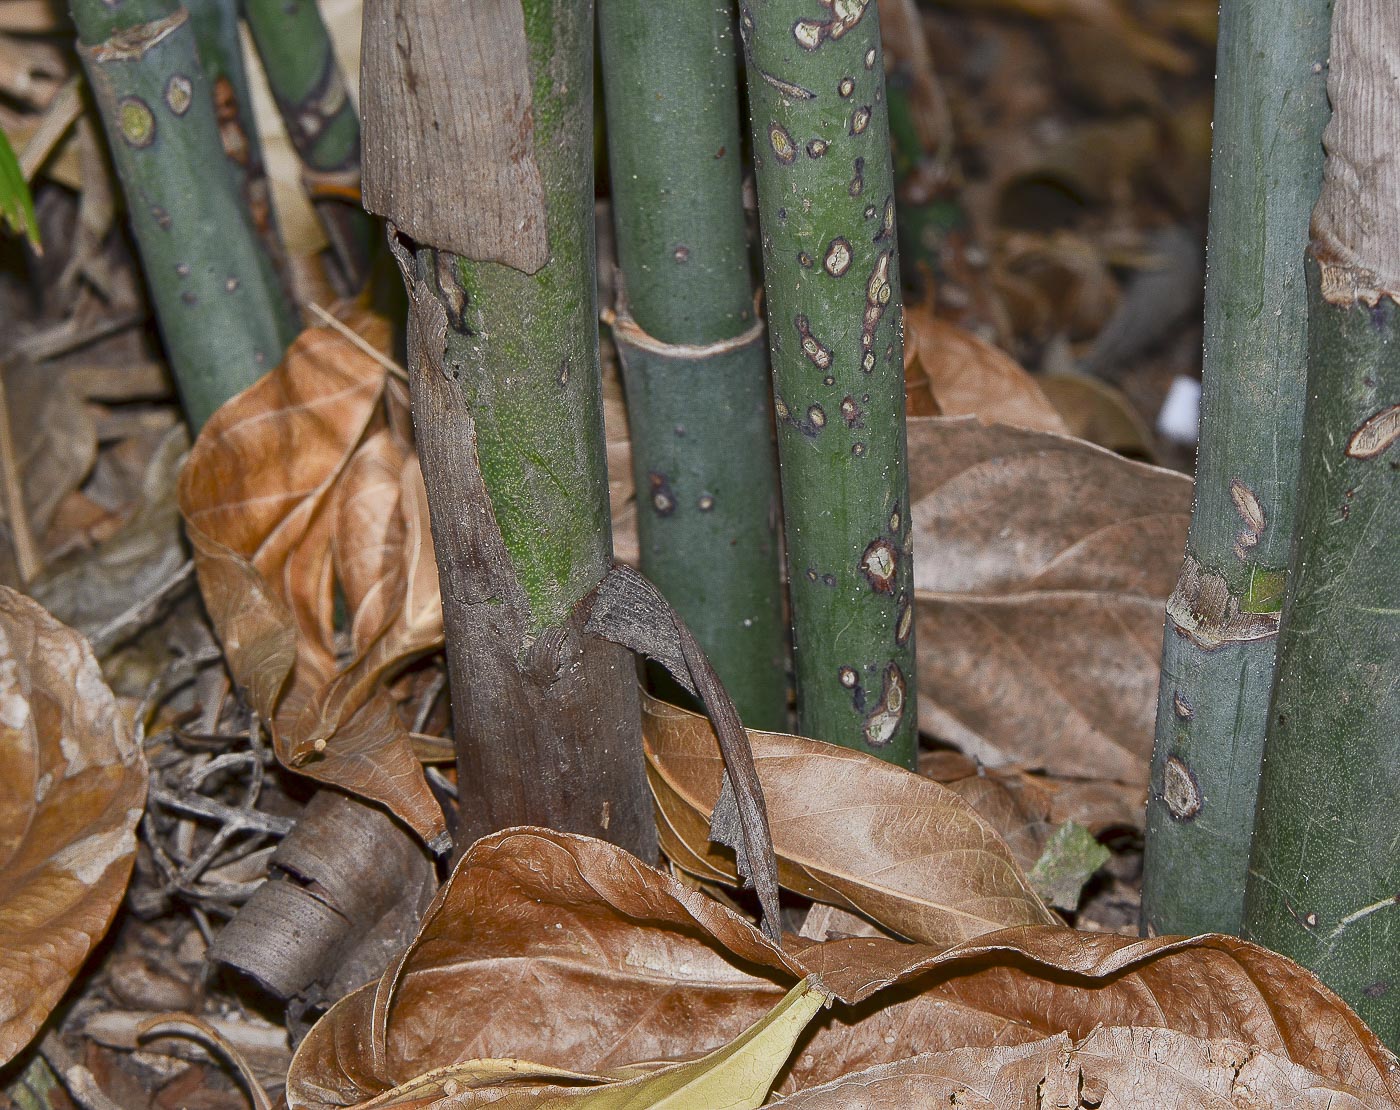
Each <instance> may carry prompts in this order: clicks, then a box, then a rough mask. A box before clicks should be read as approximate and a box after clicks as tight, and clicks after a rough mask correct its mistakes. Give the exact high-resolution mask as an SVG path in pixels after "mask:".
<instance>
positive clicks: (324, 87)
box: [243, 0, 375, 293]
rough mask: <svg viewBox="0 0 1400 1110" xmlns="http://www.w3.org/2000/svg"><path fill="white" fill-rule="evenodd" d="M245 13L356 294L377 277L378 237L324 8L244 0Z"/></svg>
mask: <svg viewBox="0 0 1400 1110" xmlns="http://www.w3.org/2000/svg"><path fill="white" fill-rule="evenodd" d="M243 12H244V17H245V18H246V19H247V21H248V30H249V31H250V32H252V35H253V42H254V43H255V44H256V45H257V48H258V57H259V58H260V59H261V60H262V64H263V69H264V70H265V71H266V73H267V83H268V85H269V86H270V87H271V89H272V95H273V97H274V98H275V99H276V101H277V107H278V110H279V111H280V112H281V115H282V120H283V122H284V123H285V124H286V125H287V134H288V136H289V137H290V138H291V140H292V146H293V147H295V148H296V152H297V156H298V157H299V158H300V159H301V164H302V184H303V186H304V187H305V189H306V191H307V195H308V196H310V198H311V201H312V204H313V205H314V207H315V209H316V216H317V218H318V219H319V220H320V221H321V226H322V227H323V228H324V229H325V232H326V236H327V238H328V239H329V240H330V244H331V256H332V259H333V261H334V262H335V265H336V273H335V277H336V283H337V285H338V286H339V287H340V289H341V291H342V292H346V293H351V292H354V291H356V290H358V289H359V288H360V287H361V286H363V285H364V283H365V280H366V278H367V277H368V276H369V267H370V253H371V251H372V249H373V245H374V235H375V230H374V221H373V219H372V218H371V217H370V215H369V214H368V213H367V212H366V211H365V210H364V209H363V208H362V207H361V206H360V120H359V117H358V116H357V115H356V114H355V105H354V104H353V103H352V102H351V100H350V96H349V94H348V92H347V91H346V87H345V78H344V76H343V75H342V74H341V72H340V64H339V63H338V62H337V61H336V58H335V51H334V50H333V49H332V47H331V38H330V33H329V32H328V31H327V30H326V24H325V22H324V21H323V20H322V19H321V12H320V9H319V8H318V7H317V4H316V0H243Z"/></svg>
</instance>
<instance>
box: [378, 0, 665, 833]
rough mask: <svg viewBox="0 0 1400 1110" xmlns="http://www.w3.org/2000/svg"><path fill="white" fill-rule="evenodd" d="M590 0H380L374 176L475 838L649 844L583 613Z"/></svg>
mask: <svg viewBox="0 0 1400 1110" xmlns="http://www.w3.org/2000/svg"><path fill="white" fill-rule="evenodd" d="M592 16H593V6H592V4H591V3H579V2H575V0H525V2H524V3H523V4H522V3H521V2H520V0H482V3H480V4H479V5H476V6H475V7H474V8H473V18H472V19H470V20H467V19H463V18H461V17H460V15H459V16H457V17H446V16H444V15H443V13H442V12H441V11H440V10H439V9H438V7H437V6H436V5H434V4H431V3H429V2H428V0H397V2H392V0H370V3H368V4H367V5H366V9H365V28H366V34H365V55H364V85H363V88H364V97H363V104H364V110H365V150H366V156H367V157H366V174H365V196H366V201H367V203H368V205H369V206H370V208H371V209H372V210H373V211H376V212H379V213H381V214H383V215H385V216H387V217H388V218H389V219H390V220H391V221H392V223H393V224H394V225H395V230H394V235H395V240H394V243H395V252H396V254H397V255H398V257H399V260H400V265H401V266H402V268H403V270H404V276H405V282H406V284H407V285H408V288H409V294H410V299H411V302H412V315H411V319H410V329H409V336H410V352H409V355H410V367H411V370H410V372H411V375H412V391H413V410H414V426H415V429H416V432H417V437H418V446H419V453H420V457H421V459H422V463H423V472H424V478H425V480H426V483H427V488H428V496H429V502H430V510H431V517H432V529H433V540H434V544H435V546H436V550H437V556H438V565H439V568H440V571H441V581H442V585H443V590H444V594H443V610H444V624H445V628H446V633H447V645H448V647H447V658H448V673H449V679H450V682H451V689H452V707H453V720H454V735H455V742H456V746H457V761H458V784H459V791H460V792H461V825H462V830H463V837H462V840H461V842H460V843H461V844H462V845H465V844H469V843H471V842H472V841H473V840H475V839H476V838H478V837H480V836H483V835H485V834H486V833H489V832H493V831H495V830H496V829H500V828H503V827H506V826H509V825H518V824H539V825H547V826H549V827H552V828H557V829H563V830H567V831H573V832H580V833H586V834H588V835H592V836H599V837H603V838H606V839H608V840H611V841H613V842H614V843H618V844H621V845H623V846H624V847H627V848H628V849H630V850H631V851H633V852H634V853H636V854H638V855H640V856H642V857H643V858H648V859H650V858H654V857H655V854H656V830H655V825H654V823H653V820H652V817H651V804H650V797H649V793H648V790H647V785H646V776H645V767H644V763H643V758H642V748H641V737H640V713H639V706H638V701H637V686H636V675H635V668H634V666H633V664H632V660H631V658H630V657H629V655H628V653H627V652H626V650H625V649H623V648H620V647H617V646H615V645H613V644H610V643H607V642H605V641H602V640H598V639H596V638H594V637H593V636H591V635H589V634H587V633H586V632H585V631H584V630H583V628H582V627H581V621H580V620H579V619H578V615H577V613H576V607H577V606H578V603H579V602H580V601H581V600H583V599H584V598H585V597H587V595H588V594H589V593H590V592H591V591H592V590H593V588H594V587H595V586H597V584H598V583H599V581H600V580H601V579H602V578H603V576H604V574H605V573H606V572H607V570H608V569H609V566H610V565H611V558H612V550H611V547H612V545H611V532H610V523H609V515H608V499H607V473H606V466H605V458H604V444H603V420H602V389H601V380H600V374H599V365H598V340H597V323H596V321H597V314H596V292H595V289H594V239H593V128H592V120H593V117H592V89H593V84H592V44H593V20H592ZM405 59H411V60H412V69H411V71H410V70H409V69H408V65H409V63H408V62H407V61H406V60H405ZM435 125H436V126H435ZM407 236H413V238H414V240H416V247H414V248H412V249H410V245H409V243H408V241H407Z"/></svg>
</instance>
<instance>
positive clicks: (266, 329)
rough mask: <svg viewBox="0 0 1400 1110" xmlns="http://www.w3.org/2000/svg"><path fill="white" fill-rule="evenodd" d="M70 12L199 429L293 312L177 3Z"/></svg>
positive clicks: (275, 352) (254, 373) (263, 367)
mask: <svg viewBox="0 0 1400 1110" xmlns="http://www.w3.org/2000/svg"><path fill="white" fill-rule="evenodd" d="M73 19H74V22H75V23H76V24H77V27H78V34H79V38H80V40H81V46H80V53H81V55H82V57H83V63H84V65H85V66H86V67H87V71H88V76H89V79H90V80H91V82H92V88H93V94H94V96H95V97H96V99H97V103H98V107H99V109H100V110H101V113H102V117H103V121H104V122H105V124H106V128H107V137H108V141H109V145H110V149H111V152H112V158H113V161H114V162H115V164H116V168H117V175H118V177H119V178H120V179H121V182H122V188H123V190H124V191H125V193H126V198H127V208H128V211H129V214H130V218H131V225H132V230H133V231H134V233H135V236H136V242H137V246H138V247H139V249H140V252H141V261H142V265H143V267H144V268H145V271H146V276H147V280H148V284H149V286H150V289H151V295H152V298H153V300H154V302H155V313H156V319H157V321H158V322H159V324H160V328H161V333H162V335H163V336H164V339H165V345H166V348H167V350H168V352H169V354H170V360H171V366H172V368H173V370H174V373H175V379H176V383H177V384H178V386H179V389H180V396H181V400H182V401H183V403H184V406H185V411H186V414H187V415H188V417H189V419H190V422H191V424H193V425H194V426H195V427H196V428H198V427H199V426H200V425H202V424H203V423H204V421H205V420H207V419H208V418H209V416H210V414H212V413H213V411H214V410H215V409H216V408H218V406H219V405H220V404H222V403H223V402H224V401H225V400H226V399H227V398H228V397H230V396H231V395H232V394H234V393H236V392H238V391H239V390H241V389H243V388H245V387H246V386H249V385H251V384H252V383H253V382H254V381H256V380H257V379H258V378H259V377H260V376H261V375H262V374H263V373H265V372H266V371H268V370H271V369H272V367H273V366H275V365H276V364H277V362H278V360H279V359H280V358H281V357H282V352H283V350H284V349H285V348H286V346H287V344H288V343H289V342H291V339H292V337H293V336H294V335H295V328H296V325H295V320H294V318H293V316H292V312H291V308H290V306H289V304H288V303H287V301H286V298H285V297H284V296H283V292H282V287H281V284H280V282H279V281H278V278H277V275H276V273H275V270H274V267H273V263H272V260H271V258H270V257H269V256H268V254H267V252H266V250H265V249H264V248H263V245H262V242H261V240H260V239H259V238H258V235H257V232H256V230H255V228H254V225H253V222H252V219H251V217H250V216H249V212H248V207H247V204H246V203H245V200H244V196H243V192H242V188H241V184H240V182H239V181H238V180H237V179H236V178H235V175H234V170H233V167H232V166H231V165H230V164H229V163H228V161H227V160H226V158H225V156H224V151H223V146H222V144H221V143H220V139H219V129H218V123H217V120H216V118H215V113H214V102H213V98H212V95H211V92H210V88H209V84H208V82H207V81H206V79H205V76H204V71H203V69H202V68H201V66H200V62H199V57H198V54H197V53H196V48H195V40H194V31H193V29H192V28H191V26H190V22H189V16H188V15H187V14H186V12H185V11H184V9H183V8H176V7H175V6H174V5H173V4H169V3H166V2H165V0H124V2H123V3H119V4H117V5H108V4H106V3H105V2H104V0H75V3H74V4H73ZM195 167H197V171H196V170H195Z"/></svg>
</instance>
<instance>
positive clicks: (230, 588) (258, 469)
mask: <svg viewBox="0 0 1400 1110" xmlns="http://www.w3.org/2000/svg"><path fill="white" fill-rule="evenodd" d="M371 326H372V325H371ZM403 407H404V402H403V398H402V393H401V391H398V390H395V389H393V388H392V387H387V386H386V382H385V371H384V368H383V366H382V365H381V363H380V362H378V361H376V360H375V359H374V358H373V357H371V356H370V355H369V354H366V353H365V352H364V351H362V350H361V349H360V348H359V347H358V346H357V345H355V344H353V343H351V342H350V341H349V340H347V339H346V338H344V337H343V336H342V335H340V334H339V333H338V332H336V331H335V330H333V329H331V328H310V329H308V330H307V331H305V332H303V333H302V335H301V336H300V337H299V338H298V339H297V341H296V342H295V343H294V344H293V346H292V348H291V349H290V350H289V351H288V353H287V356H286V358H285V359H284V361H283V363H282V364H281V365H280V366H279V367H278V368H277V369H276V370H274V371H273V372H272V373H271V374H269V375H267V377H265V378H263V379H262V380H261V381H259V382H258V383H257V384H255V385H254V386H252V387H251V388H250V389H248V390H246V391H245V392H244V393H242V394H240V395H239V396H238V397H236V398H234V399H233V400H232V401H230V402H229V403H228V404H226V405H224V407H223V408H221V409H220V410H219V411H218V412H217V413H215V415H214V416H213V417H212V418H211V419H210V421H209V422H208V424H206V425H205V427H204V429H203V431H202V432H201V433H200V436H199V439H198V440H197V441H196V443H195V445H194V448H193V449H192V450H191V452H190V458H189V461H188V462H187V463H186V466H185V470H184V472H183V473H182V475H181V479H180V489H179V501H180V511H181V513H182V514H183V515H184V518H185V524H186V528H187V531H188V534H189V537H190V542H191V545H192V546H193V548H194V552H195V565H196V568H197V570H198V573H199V580H200V587H201V590H202V591H203V594H204V599H205V604H206V606H207V607H208V610H209V614H210V616H211V617H212V618H213V621H214V625H215V628H216V629H217V631H218V633H219V637H220V640H221V641H222V642H223V645H224V650H225V654H226V656H227V658H228V661H229V666H230V668H231V669H232V671H233V673H234V676H235V677H236V679H237V680H238V682H239V683H240V684H241V685H242V686H244V687H245V688H246V690H247V691H248V696H249V699H250V701H251V702H252V704H253V707H254V709H256V710H257V712H258V713H259V714H260V715H261V716H262V717H263V718H264V719H265V720H267V721H269V722H270V723H271V726H272V734H273V742H274V746H275V747H276V750H277V755H278V758H279V759H281V760H282V762H283V763H285V764H287V765H288V766H292V767H294V768H296V769H297V770H299V771H301V772H302V773H303V774H306V775H309V776H311V777H312V778H315V779H319V780H320V781H323V782H327V783H331V784H333V785H336V786H339V787H341V788H343V789H345V790H348V791H350V792H352V793H355V794H359V795H361V796H363V797H366V798H369V799H371V800H373V801H377V802H379V803H381V804H383V805H384V806H386V807H387V808H389V809H390V810H391V811H392V812H394V813H395V814H397V815H398V816H399V817H400V818H402V819H403V820H404V821H405V822H406V823H407V824H408V825H409V826H410V827H412V828H413V829H414V830H415V831H416V832H418V833H419V835H420V836H422V837H423V838H424V839H425V840H428V841H433V840H435V839H439V838H441V837H442V836H443V834H444V831H445V827H444V824H443V817H442V811H441V809H440V808H439V807H438V804H437V802H436V800H435V799H434V798H433V796H432V793H431V792H430V791H429V789H428V786H427V783H426V781H425V780H424V778H423V775H422V771H421V768H420V766H419V764H418V761H417V758H416V757H415V756H414V754H413V748H412V745H411V742H410V740H409V736H408V731H407V729H406V728H405V727H404V725H403V723H402V722H401V721H400V720H399V719H398V717H397V714H396V713H395V712H394V710H393V706H392V704H391V703H390V701H389V698H388V695H387V693H386V692H385V690H384V687H383V681H382V680H383V679H384V677H385V676H386V675H388V674H389V673H390V672H391V671H392V670H393V669H394V668H395V667H396V666H398V665H399V664H401V663H402V662H404V661H405V660H406V659H408V658H410V657H411V656H413V655H416V654H419V653H421V652H423V651H426V650H429V649H430V648H432V647H433V646H435V645H436V644H437V643H438V642H439V641H440V639H441V635H442V632H441V609H440V603H439V602H438V601H437V578H436V569H435V566H434V563H433V556H432V546H431V541H430V540H429V539H428V536H427V527H426V520H427V518H426V509H425V506H424V504H423V497H422V493H421V485H422V480H421V477H420V476H418V472H417V468H416V466H415V465H414V464H413V463H412V462H410V459H411V447H410V446H409V445H408V444H407V442H406V441H405V439H404V432H403V429H404V427H405V426H406V417H405V414H403V413H402V412H398V411H396V410H399V409H402V408H403ZM337 584H339V587H340V593H341V596H342V597H343V598H344V600H345V602H346V606H347V610H348V616H349V629H348V631H349V639H350V641H351V647H352V649H353V654H352V656H351V658H350V659H349V660H348V661H347V662H345V663H343V664H342V663H341V661H340V659H339V656H338V653H337V641H336V635H337V628H336V615H335V595H336V586H337Z"/></svg>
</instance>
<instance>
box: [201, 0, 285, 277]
mask: <svg viewBox="0 0 1400 1110" xmlns="http://www.w3.org/2000/svg"><path fill="white" fill-rule="evenodd" d="M185 7H186V8H187V9H188V10H189V13H190V25H191V26H193V27H194V39H195V44H196V46H197V47H198V49H199V61H200V64H201V65H202V66H203V67H204V76H205V79H206V80H207V81H208V82H209V88H210V91H211V92H212V94H213V97H214V118H215V119H217V120H218V121H219V139H220V141H221V142H222V143H223V147H224V154H225V155H227V157H228V160H229V161H230V162H231V163H233V170H234V174H235V176H236V177H237V178H238V181H239V185H240V187H241V189H242V192H243V199H244V202H245V203H246V204H247V205H248V213H249V215H250V216H252V218H253V226H254V228H256V229H257V232H258V234H259V235H260V236H261V237H262V241H263V246H264V247H265V248H266V249H267V251H268V253H269V254H270V255H271V256H272V258H273V261H274V263H275V264H276V266H277V272H278V274H279V275H280V276H281V277H282V279H283V282H284V284H285V281H286V260H285V258H284V251H283V247H282V237H281V235H280V234H279V232H278V229H277V216H276V213H275V212H274V210H273V207H272V187H271V185H270V183H269V182H268V179H267V167H266V166H265V165H264V164H263V153H262V140H261V139H260V137H259V135H258V123H257V119H256V117H255V116H254V114H253V94H252V92H251V91H250V89H249V86H248V70H247V67H246V66H245V65H244V63H243V43H242V41H241V39H240V37H239V34H238V4H237V0H185Z"/></svg>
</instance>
